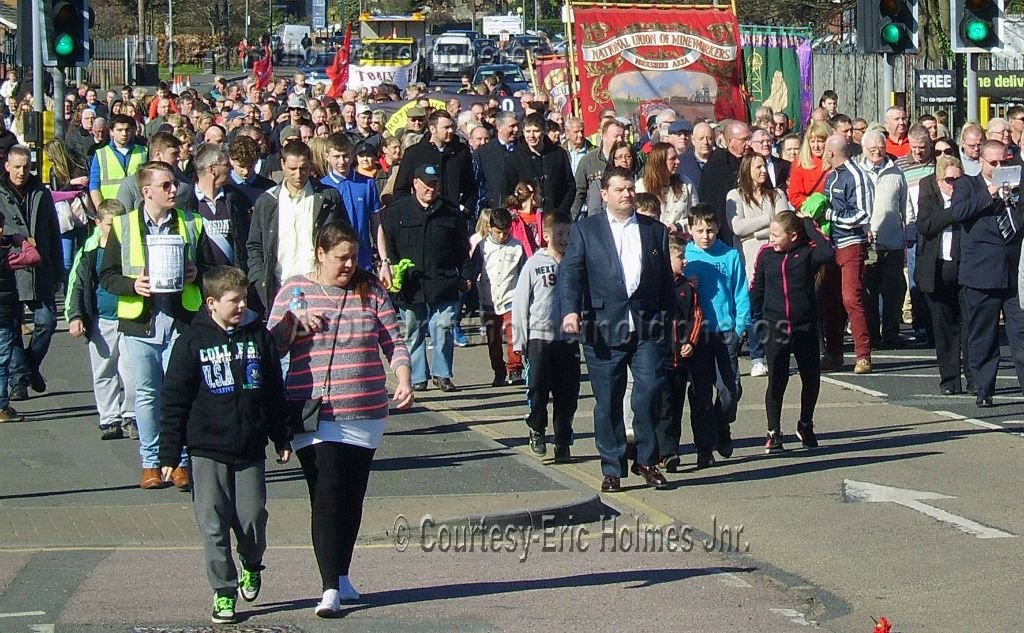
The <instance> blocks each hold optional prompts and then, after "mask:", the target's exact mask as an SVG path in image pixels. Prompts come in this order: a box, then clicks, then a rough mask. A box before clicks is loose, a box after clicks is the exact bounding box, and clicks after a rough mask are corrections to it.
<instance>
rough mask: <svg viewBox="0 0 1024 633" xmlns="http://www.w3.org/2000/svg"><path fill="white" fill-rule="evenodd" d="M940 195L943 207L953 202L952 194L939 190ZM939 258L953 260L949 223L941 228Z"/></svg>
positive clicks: (951, 231) (945, 260) (951, 228)
mask: <svg viewBox="0 0 1024 633" xmlns="http://www.w3.org/2000/svg"><path fill="white" fill-rule="evenodd" d="M939 193H940V194H941V195H942V203H943V207H942V208H944V209H948V208H949V205H950V203H952V202H953V197H952V196H947V195H946V194H944V193H942V192H941V191H940V192H939ZM939 259H941V260H942V261H944V262H951V261H953V225H952V224H950V225H949V226H947V227H946V228H944V229H942V248H941V249H940V251H939Z"/></svg>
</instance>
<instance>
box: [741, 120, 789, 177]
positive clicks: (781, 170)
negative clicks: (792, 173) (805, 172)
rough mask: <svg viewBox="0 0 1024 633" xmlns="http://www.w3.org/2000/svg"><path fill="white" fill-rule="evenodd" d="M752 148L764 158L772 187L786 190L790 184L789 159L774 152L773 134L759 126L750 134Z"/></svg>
mask: <svg viewBox="0 0 1024 633" xmlns="http://www.w3.org/2000/svg"><path fill="white" fill-rule="evenodd" d="M750 150H751V151H752V152H754V153H755V154H758V155H759V156H761V157H762V158H764V166H765V169H767V170H768V181H769V182H770V183H771V184H772V187H774V188H776V189H779V190H781V191H785V190H786V188H787V187H788V186H789V167H790V165H789V161H788V160H783V159H781V158H776V157H775V156H774V155H773V154H772V135H771V133H770V132H768V130H765V129H763V128H757V129H756V130H754V131H753V133H751V135H750Z"/></svg>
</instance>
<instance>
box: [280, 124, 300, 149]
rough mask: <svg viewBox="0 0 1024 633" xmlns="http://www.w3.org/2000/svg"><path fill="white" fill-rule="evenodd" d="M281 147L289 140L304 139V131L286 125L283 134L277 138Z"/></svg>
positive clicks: (282, 129)
mask: <svg viewBox="0 0 1024 633" xmlns="http://www.w3.org/2000/svg"><path fill="white" fill-rule="evenodd" d="M277 138H278V141H280V143H281V145H284V142H285V141H286V140H287V139H289V138H302V130H300V129H299V128H297V127H295V126H294V125H286V126H284V127H283V128H281V134H280V135H279V136H278V137H277Z"/></svg>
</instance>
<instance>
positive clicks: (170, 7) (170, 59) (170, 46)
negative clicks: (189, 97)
mask: <svg viewBox="0 0 1024 633" xmlns="http://www.w3.org/2000/svg"><path fill="white" fill-rule="evenodd" d="M167 73H168V74H169V75H170V76H171V81H174V0H167Z"/></svg>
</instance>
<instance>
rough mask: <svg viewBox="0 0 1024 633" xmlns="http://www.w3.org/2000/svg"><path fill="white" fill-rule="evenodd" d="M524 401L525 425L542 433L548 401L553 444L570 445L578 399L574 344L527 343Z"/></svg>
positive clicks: (577, 355) (577, 348)
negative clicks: (553, 430) (528, 411)
mask: <svg viewBox="0 0 1024 633" xmlns="http://www.w3.org/2000/svg"><path fill="white" fill-rule="evenodd" d="M526 363H527V364H526V367H527V369H526V400H527V402H528V403H529V405H530V413H529V414H528V415H527V416H526V425H527V426H528V427H530V429H531V430H533V431H536V432H538V433H544V432H546V431H547V428H548V402H549V401H550V402H551V411H552V418H553V419H554V427H555V445H556V446H569V445H570V444H572V420H573V417H574V416H575V415H576V405H577V403H578V401H579V398H580V345H579V343H577V342H576V341H541V340H536V339H531V340H529V341H527V343H526Z"/></svg>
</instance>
